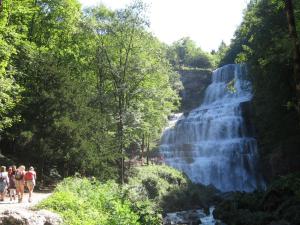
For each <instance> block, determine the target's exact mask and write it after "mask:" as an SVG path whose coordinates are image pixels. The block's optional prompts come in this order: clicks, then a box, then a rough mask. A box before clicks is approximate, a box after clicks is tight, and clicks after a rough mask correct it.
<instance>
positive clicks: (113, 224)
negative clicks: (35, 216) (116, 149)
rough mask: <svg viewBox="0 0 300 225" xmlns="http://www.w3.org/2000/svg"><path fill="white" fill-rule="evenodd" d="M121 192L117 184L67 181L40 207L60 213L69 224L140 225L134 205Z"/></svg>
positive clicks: (84, 180) (80, 180)
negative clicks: (133, 209)
mask: <svg viewBox="0 0 300 225" xmlns="http://www.w3.org/2000/svg"><path fill="white" fill-rule="evenodd" d="M121 190H122V189H121V188H119V186H118V185H117V184H116V183H114V182H107V183H105V184H101V183H99V182H97V181H90V180H88V179H80V178H67V179H65V180H64V181H63V182H62V183H60V184H59V185H58V187H57V188H56V190H55V192H54V194H53V195H52V196H51V197H50V198H48V199H46V200H45V201H43V202H42V203H40V204H39V206H38V207H39V208H47V209H50V210H53V211H55V212H58V213H59V214H61V215H62V217H63V218H64V222H65V223H66V224H74V225H80V224H82V225H84V224H86V225H93V224H95V225H96V224H103V225H105V224H107V225H119V224H124V225H125V224H128V225H129V224H132V225H138V224H140V223H139V222H138V219H139V216H138V214H137V213H136V212H133V211H132V209H131V203H130V202H128V201H127V200H126V199H123V198H122V191H121Z"/></svg>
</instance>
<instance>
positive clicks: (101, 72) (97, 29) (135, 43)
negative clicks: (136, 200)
mask: <svg viewBox="0 0 300 225" xmlns="http://www.w3.org/2000/svg"><path fill="white" fill-rule="evenodd" d="M91 13H92V14H93V15H94V19H93V22H89V23H90V24H94V26H93V27H92V28H91V29H92V30H94V33H95V34H96V39H97V48H96V49H97V51H96V59H97V71H96V73H97V77H98V84H99V85H98V88H99V90H98V92H99V101H100V103H101V104H100V105H101V109H102V110H103V111H110V110H111V111H112V113H113V118H114V121H115V123H114V125H115V138H116V143H117V146H116V148H117V149H118V154H119V155H120V164H119V168H120V181H121V182H122V183H123V182H124V171H125V165H124V159H125V149H126V148H128V146H130V143H132V142H135V141H136V140H137V139H138V138H142V136H143V135H142V133H144V132H143V131H144V130H145V129H146V128H145V127H146V125H145V123H147V120H148V116H146V114H147V112H146V111H145V107H150V108H151V104H155V105H157V104H158V103H160V104H161V106H166V109H164V110H165V111H166V112H170V109H171V108H173V106H172V102H173V101H174V99H176V96H177V95H176V93H175V92H173V91H172V90H171V88H170V82H169V73H170V72H171V70H170V67H169V65H168V64H167V62H166V61H165V60H164V59H163V57H162V56H160V54H161V55H163V54H162V50H161V49H162V47H161V45H160V43H159V42H158V41H157V40H156V39H155V38H153V37H152V35H151V34H149V33H148V32H147V31H146V28H147V26H148V21H147V20H145V19H144V18H145V17H144V13H145V6H144V4H143V3H141V2H135V3H134V4H133V5H130V6H129V7H127V8H125V9H122V10H117V11H115V12H108V11H107V10H105V9H103V7H102V8H101V7H100V8H99V9H97V10H95V11H93V12H91ZM157 87H161V89H157ZM162 88H164V89H162ZM107 100H109V101H107ZM165 102H167V103H165ZM159 109H161V107H159ZM151 113H153V111H152V112H151ZM160 117H162V118H164V119H163V120H165V119H166V116H165V113H162V114H161V115H160ZM160 121H161V120H160ZM149 122H150V121H149ZM149 122H148V123H149ZM152 125H153V127H154V129H159V128H160V127H161V124H160V125H159V126H157V125H156V124H152ZM137 130H139V131H141V132H140V134H138V132H137Z"/></svg>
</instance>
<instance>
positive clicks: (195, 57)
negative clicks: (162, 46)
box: [167, 37, 214, 69]
mask: <svg viewBox="0 0 300 225" xmlns="http://www.w3.org/2000/svg"><path fill="white" fill-rule="evenodd" d="M167 58H168V59H169V61H170V63H171V64H172V65H173V66H174V67H175V68H176V69H179V68H182V66H187V67H195V68H205V69H208V68H212V67H213V66H214V64H213V56H212V55H210V54H209V53H206V52H204V51H203V50H202V49H201V48H198V47H197V46H196V43H195V42H194V41H192V40H191V39H190V38H189V37H186V38H182V39H180V40H178V41H176V42H174V43H173V44H172V45H171V46H170V47H168V49H167Z"/></svg>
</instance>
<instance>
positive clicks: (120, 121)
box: [117, 97, 125, 184]
mask: <svg viewBox="0 0 300 225" xmlns="http://www.w3.org/2000/svg"><path fill="white" fill-rule="evenodd" d="M118 107H119V109H118V125H117V126H118V127H117V129H118V130H117V135H118V137H117V139H118V141H119V143H118V144H119V152H120V154H121V158H120V167H121V168H120V182H121V184H124V174H125V166H124V143H123V141H124V140H123V128H124V127H123V104H122V100H121V98H120V97H119V106H118Z"/></svg>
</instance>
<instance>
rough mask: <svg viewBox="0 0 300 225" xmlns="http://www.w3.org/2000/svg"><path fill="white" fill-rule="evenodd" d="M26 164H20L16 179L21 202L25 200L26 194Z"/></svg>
mask: <svg viewBox="0 0 300 225" xmlns="http://www.w3.org/2000/svg"><path fill="white" fill-rule="evenodd" d="M24 176H25V166H19V168H18V169H17V171H16V174H15V181H16V183H15V184H16V189H17V195H18V202H19V203H21V202H22V200H23V194H24V185H25V179H24Z"/></svg>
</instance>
